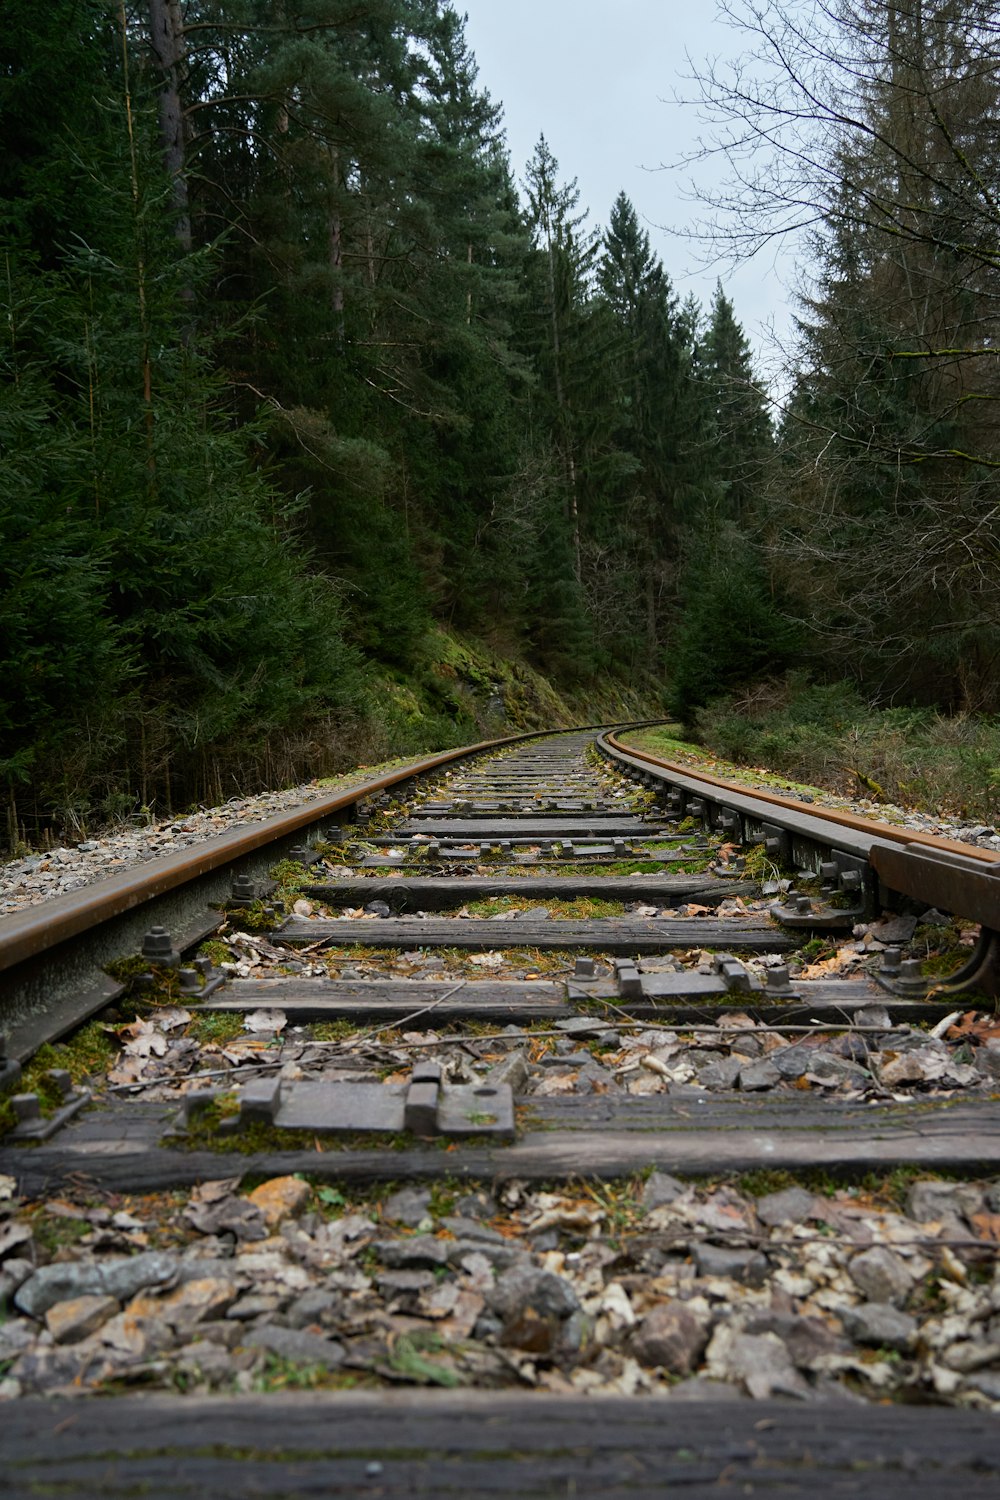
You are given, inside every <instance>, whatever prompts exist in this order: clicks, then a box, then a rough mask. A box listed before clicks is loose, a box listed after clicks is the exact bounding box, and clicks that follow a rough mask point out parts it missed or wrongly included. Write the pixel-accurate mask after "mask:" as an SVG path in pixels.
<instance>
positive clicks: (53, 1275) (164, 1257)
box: [14, 1250, 178, 1318]
mask: <svg viewBox="0 0 1000 1500" xmlns="http://www.w3.org/2000/svg"><path fill="white" fill-rule="evenodd" d="M177 1268H178V1258H177V1256H176V1255H170V1254H168V1253H167V1252H166V1251H165V1250H147V1251H146V1252H145V1253H143V1254H142V1255H131V1256H127V1257H125V1258H123V1259H116V1260H93V1261H86V1260H76V1261H66V1262H64V1263H63V1264H61V1265H52V1266H42V1268H41V1270H39V1271H36V1272H35V1273H34V1275H33V1276H30V1277H29V1278H28V1280H27V1281H26V1282H24V1284H23V1285H22V1286H20V1287H18V1289H17V1292H16V1293H15V1294H14V1302H15V1304H16V1306H17V1307H19V1308H20V1309H21V1311H22V1312H26V1313H29V1314H30V1315H31V1317H33V1318H41V1317H44V1315H45V1313H46V1312H48V1310H49V1308H50V1307H54V1306H55V1304H56V1303H57V1302H68V1301H69V1300H70V1299H71V1298H73V1297H86V1296H94V1297H98V1296H104V1297H114V1298H115V1299H116V1300H117V1301H119V1302H124V1301H127V1300H128V1298H129V1297H134V1296H135V1294H136V1292H141V1291H142V1289H143V1287H147V1286H163V1285H165V1284H166V1283H167V1282H168V1281H172V1280H173V1278H174V1276H175V1275H176V1274H177Z"/></svg>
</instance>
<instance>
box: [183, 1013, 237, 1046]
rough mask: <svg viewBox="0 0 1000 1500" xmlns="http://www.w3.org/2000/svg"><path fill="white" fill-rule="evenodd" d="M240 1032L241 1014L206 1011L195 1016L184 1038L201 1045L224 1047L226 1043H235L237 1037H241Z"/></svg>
mask: <svg viewBox="0 0 1000 1500" xmlns="http://www.w3.org/2000/svg"><path fill="white" fill-rule="evenodd" d="M242 1032H243V1014H242V1012H235V1011H225V1010H206V1011H203V1012H200V1013H199V1014H198V1015H196V1016H195V1018H194V1020H193V1021H192V1022H191V1023H190V1025H189V1026H188V1028H187V1030H186V1032H185V1036H189V1037H191V1038H192V1039H193V1040H194V1041H196V1042H199V1043H200V1044H202V1045H205V1044H206V1043H209V1044H214V1045H216V1046H224V1045H225V1043H226V1042H232V1041H235V1039H236V1038H237V1037H238V1036H240V1035H242Z"/></svg>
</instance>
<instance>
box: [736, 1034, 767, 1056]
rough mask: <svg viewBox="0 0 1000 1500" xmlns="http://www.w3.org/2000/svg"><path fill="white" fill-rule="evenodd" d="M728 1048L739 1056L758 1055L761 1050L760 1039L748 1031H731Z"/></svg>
mask: <svg viewBox="0 0 1000 1500" xmlns="http://www.w3.org/2000/svg"><path fill="white" fill-rule="evenodd" d="M729 1050H730V1051H731V1052H735V1053H737V1054H738V1055H739V1056H740V1057H759V1056H760V1052H761V1046H760V1040H759V1039H758V1038H757V1037H755V1036H753V1035H752V1034H751V1033H750V1032H749V1031H736V1030H734V1031H733V1035H732V1039H731V1041H730V1043H729Z"/></svg>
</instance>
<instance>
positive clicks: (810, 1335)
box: [745, 1309, 850, 1370]
mask: <svg viewBox="0 0 1000 1500" xmlns="http://www.w3.org/2000/svg"><path fill="white" fill-rule="evenodd" d="M745 1332H747V1333H774V1334H776V1335H777V1336H778V1338H779V1339H780V1340H781V1342H782V1343H783V1344H784V1346H785V1348H786V1349H787V1350H788V1353H789V1355H790V1356H791V1359H792V1363H793V1364H795V1365H797V1366H798V1367H799V1369H802V1370H812V1369H815V1368H816V1367H817V1366H818V1365H821V1364H822V1362H823V1360H825V1359H826V1358H827V1356H828V1355H830V1354H842V1353H845V1352H846V1351H847V1350H848V1349H849V1347H850V1345H849V1344H848V1343H847V1340H846V1339H843V1338H841V1337H840V1336H839V1335H838V1334H836V1333H834V1331H833V1329H832V1328H830V1327H828V1325H827V1324H826V1323H824V1322H823V1320H822V1318H810V1317H801V1316H799V1315H798V1314H797V1313H782V1312H775V1311H773V1310H771V1309H767V1310H765V1311H764V1312H760V1313H754V1314H753V1315H751V1317H750V1318H749V1319H748V1320H747V1322H746V1325H745Z"/></svg>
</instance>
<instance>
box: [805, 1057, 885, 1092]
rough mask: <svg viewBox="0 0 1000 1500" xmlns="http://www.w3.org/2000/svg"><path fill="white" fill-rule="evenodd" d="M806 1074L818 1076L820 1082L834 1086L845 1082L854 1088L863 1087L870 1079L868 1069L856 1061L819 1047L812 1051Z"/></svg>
mask: <svg viewBox="0 0 1000 1500" xmlns="http://www.w3.org/2000/svg"><path fill="white" fill-rule="evenodd" d="M806 1074H807V1075H808V1077H810V1078H818V1079H819V1080H820V1082H821V1083H825V1084H831V1085H834V1086H836V1085H838V1084H841V1083H847V1084H852V1085H853V1086H854V1087H855V1088H864V1087H865V1086H866V1085H867V1084H869V1083H871V1081H872V1080H871V1074H870V1073H869V1072H868V1070H867V1069H866V1068H862V1067H861V1066H860V1065H859V1064H858V1063H855V1062H850V1061H849V1060H848V1059H847V1058H845V1057H838V1056H837V1055H836V1053H834V1052H826V1051H824V1050H822V1049H819V1048H817V1049H816V1051H814V1052H813V1055H812V1057H811V1059H810V1061H809V1066H808V1068H807V1069H806Z"/></svg>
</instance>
